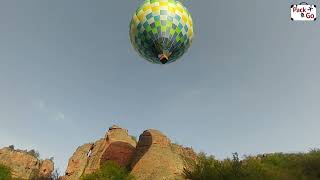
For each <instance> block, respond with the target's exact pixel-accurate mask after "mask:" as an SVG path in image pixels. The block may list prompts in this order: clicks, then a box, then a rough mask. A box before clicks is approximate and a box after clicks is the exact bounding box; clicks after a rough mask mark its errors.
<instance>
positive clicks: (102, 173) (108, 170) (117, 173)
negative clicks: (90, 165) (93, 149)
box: [81, 161, 135, 180]
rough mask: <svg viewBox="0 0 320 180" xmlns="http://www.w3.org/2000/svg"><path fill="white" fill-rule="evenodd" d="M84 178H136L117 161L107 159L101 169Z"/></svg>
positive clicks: (114, 179)
mask: <svg viewBox="0 0 320 180" xmlns="http://www.w3.org/2000/svg"><path fill="white" fill-rule="evenodd" d="M81 179H82V180H134V179H135V178H134V177H133V176H132V175H130V174H129V172H128V171H127V170H126V169H125V168H122V167H120V166H119V165H117V164H116V163H115V162H112V161H107V162H106V163H105V164H104V165H103V166H102V167H101V169H100V170H98V171H97V172H94V173H92V174H88V175H85V176H83V177H82V178H81Z"/></svg>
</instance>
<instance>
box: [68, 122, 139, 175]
mask: <svg viewBox="0 0 320 180" xmlns="http://www.w3.org/2000/svg"><path fill="white" fill-rule="evenodd" d="M136 144H137V143H136V141H135V140H134V139H133V138H132V137H131V136H129V134H128V130H126V129H123V128H120V127H118V126H112V127H110V128H109V131H108V132H107V133H106V135H105V137H104V138H102V139H100V140H98V141H96V142H95V143H90V144H84V145H82V146H80V147H79V148H78V149H77V150H76V152H75V153H74V154H73V155H72V157H71V158H70V159H69V163H68V167H67V170H66V174H65V176H64V177H62V179H63V180H77V179H79V178H80V177H81V176H82V175H83V174H90V173H92V172H94V171H96V170H98V169H99V168H100V167H101V165H102V164H103V163H104V162H106V161H108V160H112V161H115V162H116V163H118V164H119V165H121V166H123V167H126V166H129V165H130V162H131V159H132V158H133V154H134V152H135V147H136Z"/></svg>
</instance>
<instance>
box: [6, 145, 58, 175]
mask: <svg viewBox="0 0 320 180" xmlns="http://www.w3.org/2000/svg"><path fill="white" fill-rule="evenodd" d="M0 164H3V165H5V166H7V167H9V168H10V169H11V171H12V172H11V173H12V177H13V178H17V179H31V178H32V177H49V176H50V175H51V173H52V172H53V170H54V164H53V162H52V161H51V160H39V159H38V158H36V157H34V156H32V155H31V154H29V153H28V152H27V151H22V150H14V149H12V148H7V147H6V148H3V149H0Z"/></svg>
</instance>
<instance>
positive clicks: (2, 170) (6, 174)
mask: <svg viewBox="0 0 320 180" xmlns="http://www.w3.org/2000/svg"><path fill="white" fill-rule="evenodd" d="M0 179H1V180H10V179H11V170H10V168H8V167H6V166H4V165H1V164H0Z"/></svg>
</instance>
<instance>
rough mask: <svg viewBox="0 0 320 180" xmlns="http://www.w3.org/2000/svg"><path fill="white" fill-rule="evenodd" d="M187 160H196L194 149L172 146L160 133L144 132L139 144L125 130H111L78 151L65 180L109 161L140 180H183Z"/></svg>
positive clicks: (68, 168) (70, 161)
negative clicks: (187, 158) (126, 169)
mask: <svg viewBox="0 0 320 180" xmlns="http://www.w3.org/2000/svg"><path fill="white" fill-rule="evenodd" d="M184 156H187V157H190V158H196V154H195V153H194V151H193V150H192V149H191V148H183V147H182V146H179V145H176V144H172V143H171V141H170V139H169V138H167V137H166V136H165V135H164V134H162V133H161V132H160V131H157V130H146V131H144V132H143V133H142V134H141V135H140V137H139V142H138V144H137V143H136V141H135V140H133V138H132V137H131V136H129V134H128V131H127V130H126V129H122V128H120V127H118V126H112V127H111V128H109V131H108V132H107V133H106V135H105V137H104V138H102V139H100V140H98V141H96V142H95V143H89V144H84V145H82V146H80V147H78V148H77V150H76V152H75V153H74V154H73V155H72V157H71V158H70V159H69V163H68V167H67V170H66V174H65V176H64V177H62V179H63V180H78V179H79V178H80V177H81V176H82V175H84V174H89V173H92V172H94V171H96V170H98V169H99V168H100V167H101V165H102V164H103V163H104V162H106V161H108V160H112V161H115V162H116V163H118V164H119V165H120V166H122V167H128V168H129V170H131V174H133V175H134V176H135V177H137V179H138V180H150V179H152V180H158V179H159V180H160V179H161V180H163V179H168V180H171V179H182V176H181V174H182V171H183V168H184V161H183V157H184Z"/></svg>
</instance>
